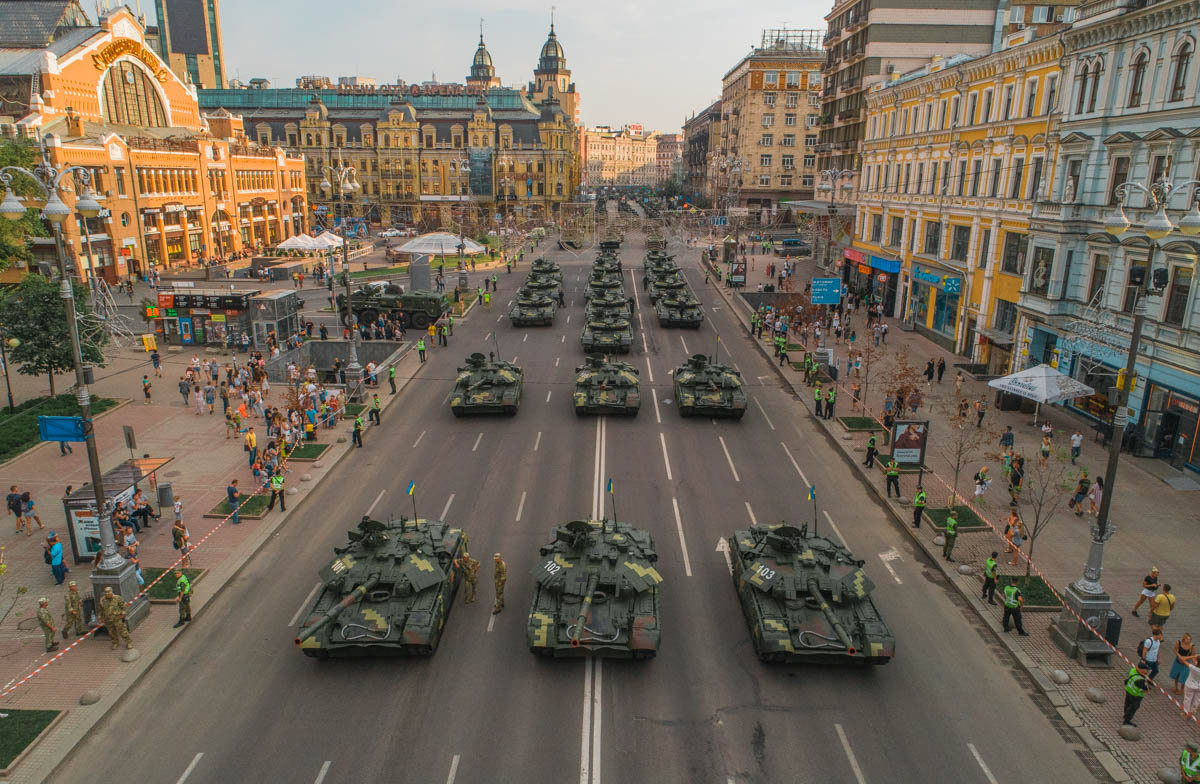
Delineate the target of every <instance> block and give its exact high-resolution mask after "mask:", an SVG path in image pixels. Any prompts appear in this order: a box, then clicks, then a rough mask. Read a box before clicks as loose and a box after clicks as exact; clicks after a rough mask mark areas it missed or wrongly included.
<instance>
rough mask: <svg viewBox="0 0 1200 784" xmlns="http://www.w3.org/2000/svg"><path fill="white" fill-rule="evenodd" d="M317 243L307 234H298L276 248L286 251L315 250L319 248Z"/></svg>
mask: <svg viewBox="0 0 1200 784" xmlns="http://www.w3.org/2000/svg"><path fill="white" fill-rule="evenodd" d="M315 242H316V240H314V239H313V238H312V237H310V236H308V235H307V234H297V235H295V236H293V237H288V238H287V239H286V240H284V241H283V242H281V243H279V244H278V245H276V246H275V247H277V248H282V249H284V250H313V249H314V248H316V247H317V246H316V244H315Z"/></svg>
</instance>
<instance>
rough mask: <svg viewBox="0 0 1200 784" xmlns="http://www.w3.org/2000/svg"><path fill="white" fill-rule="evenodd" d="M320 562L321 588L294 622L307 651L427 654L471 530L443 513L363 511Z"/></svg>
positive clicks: (322, 654) (437, 636)
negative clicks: (436, 516) (430, 516)
mask: <svg viewBox="0 0 1200 784" xmlns="http://www.w3.org/2000/svg"><path fill="white" fill-rule="evenodd" d="M347 533H348V536H349V537H350V543H349V544H348V545H346V546H345V547H335V548H333V551H334V553H336V554H337V558H335V559H334V560H333V562H332V563H330V564H329V565H328V566H326V567H325V568H324V569H322V570H321V573H320V577H321V583H322V588H321V593H320V594H319V595H318V596H317V602H316V604H314V605H313V608H312V610H310V611H309V613H308V615H307V616H305V617H304V620H303V622H302V623H301V624H300V627H299V628H298V629H297V630H296V645H297V646H299V647H300V650H301V651H303V652H304V655H306V656H313V657H315V658H319V659H325V658H329V657H331V656H335V657H340V656H405V655H407V656H412V655H416V656H428V655H430V654H432V653H433V652H434V650H436V649H437V646H438V642H439V641H440V640H441V638H442V627H443V625H444V624H445V623H446V617H447V616H448V615H449V614H450V608H451V607H453V606H454V594H455V593H456V592H457V590H458V585H459V583H460V582H461V579H460V578H461V575H460V574H459V567H458V566H457V563H458V559H459V558H460V556H462V554H463V553H464V552H465V551H466V542H467V537H466V534H464V533H463V531H462V530H461V529H459V528H453V527H451V526H450V525H447V524H446V523H443V522H441V521H440V520H421V519H418V520H407V519H405V518H403V517H402V518H400V519H399V520H398V521H388V522H386V523H383V522H380V521H378V520H372V519H371V518H369V517H365V516H364V517H363V519H362V520H361V521H360V522H359V524H358V526H357V528H356V529H355V530H353V531H349V532H347Z"/></svg>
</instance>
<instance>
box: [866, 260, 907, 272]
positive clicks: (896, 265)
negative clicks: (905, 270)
mask: <svg viewBox="0 0 1200 784" xmlns="http://www.w3.org/2000/svg"><path fill="white" fill-rule="evenodd" d="M871 268H872V269H877V270H879V271H881V272H890V273H892V274H899V272H900V262H899V260H897V259H885V258H883V257H882V256H872V257H871Z"/></svg>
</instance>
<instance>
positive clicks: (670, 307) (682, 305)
mask: <svg viewBox="0 0 1200 784" xmlns="http://www.w3.org/2000/svg"><path fill="white" fill-rule="evenodd" d="M654 312H655V314H656V315H657V316H658V323H659V324H660V325H662V326H664V327H691V328H692V329H700V324H701V322H703V321H704V308H703V307H701V305H700V301H699V300H698V299H696V298H695V297H694V296H692V293H691V292H690V291H682V292H679V293H677V294H675V293H672V294H667V295H666V296H664V297H660V298H659V300H658V302H656V303H654Z"/></svg>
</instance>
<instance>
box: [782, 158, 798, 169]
mask: <svg viewBox="0 0 1200 784" xmlns="http://www.w3.org/2000/svg"><path fill="white" fill-rule="evenodd" d="M779 159H780V160H779V162H780V163H782V164H783V168H785V169H794V168H796V156H795V155H781V156H779Z"/></svg>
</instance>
